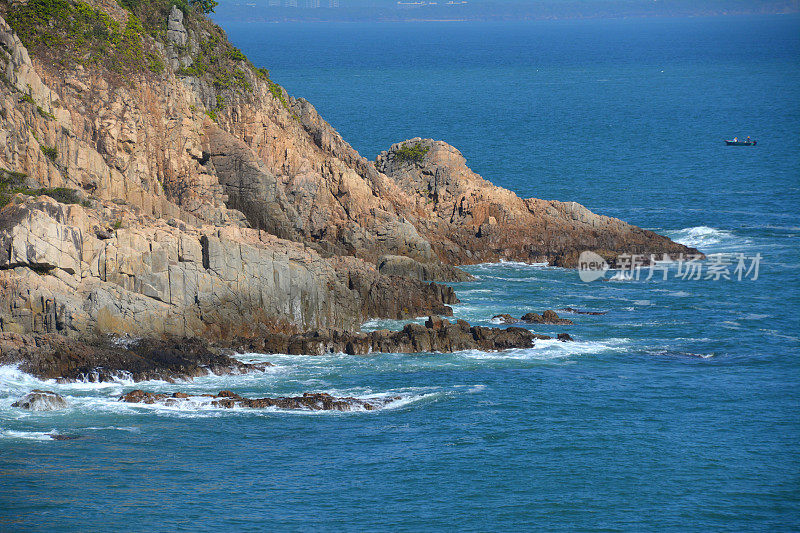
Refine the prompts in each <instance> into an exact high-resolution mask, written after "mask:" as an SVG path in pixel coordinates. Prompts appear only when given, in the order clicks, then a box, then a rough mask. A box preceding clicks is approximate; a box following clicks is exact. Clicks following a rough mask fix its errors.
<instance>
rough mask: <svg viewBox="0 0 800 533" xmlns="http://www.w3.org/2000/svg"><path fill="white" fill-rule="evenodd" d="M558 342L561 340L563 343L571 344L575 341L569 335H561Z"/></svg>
mask: <svg viewBox="0 0 800 533" xmlns="http://www.w3.org/2000/svg"><path fill="white" fill-rule="evenodd" d="M558 340H560V341H561V342H571V341H574V340H575V339H573V338H572V336H571V335H570V334H569V333H559V334H558Z"/></svg>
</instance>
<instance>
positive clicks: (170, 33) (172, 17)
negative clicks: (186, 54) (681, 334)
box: [167, 5, 189, 47]
mask: <svg viewBox="0 0 800 533" xmlns="http://www.w3.org/2000/svg"><path fill="white" fill-rule="evenodd" d="M167 39H168V40H169V41H170V42H172V43H173V44H175V45H177V46H181V47H183V46H186V42H187V40H188V39H189V35H188V33H187V32H186V28H185V27H184V25H183V11H181V10H180V9H178V6H174V5H173V6H172V10H171V11H170V12H169V19H168V20H167Z"/></svg>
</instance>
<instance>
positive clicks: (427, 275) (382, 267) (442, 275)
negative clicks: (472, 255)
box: [377, 255, 475, 281]
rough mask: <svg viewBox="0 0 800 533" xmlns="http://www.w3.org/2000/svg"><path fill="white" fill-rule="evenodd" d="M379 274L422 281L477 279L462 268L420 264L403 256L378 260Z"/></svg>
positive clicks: (439, 264)
mask: <svg viewBox="0 0 800 533" xmlns="http://www.w3.org/2000/svg"><path fill="white" fill-rule="evenodd" d="M377 265H378V272H380V273H381V274H386V275H389V276H401V277H405V278H412V279H418V280H420V281H472V280H474V279H475V278H474V277H473V276H471V275H470V274H467V273H466V272H464V271H463V270H461V269H460V268H456V267H452V266H449V265H444V264H442V263H438V262H437V263H420V262H419V261H415V260H414V259H411V258H410V257H406V256H403V255H385V256H383V257H381V258H380V259H379V260H378V263H377Z"/></svg>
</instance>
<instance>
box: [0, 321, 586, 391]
mask: <svg viewBox="0 0 800 533" xmlns="http://www.w3.org/2000/svg"><path fill="white" fill-rule="evenodd" d="M551 338H552V337H549V336H547V335H540V334H536V333H534V332H532V331H530V330H527V329H524V328H518V327H508V328H495V327H492V328H488V327H481V326H470V324H469V323H467V322H466V321H464V320H456V321H455V322H452V323H451V322H450V321H449V320H447V319H445V318H441V317H439V316H431V317H429V318H428V320H427V321H426V322H425V324H424V325H422V324H417V323H411V324H407V325H406V326H405V327H404V328H403V329H402V330H400V331H390V330H377V331H372V332H369V333H362V332H347V331H336V330H333V331H330V330H325V331H313V332H307V333H296V334H285V333H273V334H269V335H267V336H264V337H260V338H258V339H248V341H247V342H246V343H238V344H237V343H233V344H231V343H227V344H225V345H216V346H214V345H211V344H208V343H205V342H204V341H202V340H200V339H197V338H180V339H179V338H171V339H136V340H127V339H107V340H105V341H103V342H98V343H94V344H90V343H86V342H81V341H77V340H74V339H69V338H67V337H63V336H60V335H21V334H15V333H2V332H0V365H19V368H20V370H22V371H23V372H26V373H28V374H31V375H33V376H35V377H37V378H39V379H55V380H57V381H60V382H74V381H88V382H111V381H120V380H129V381H134V382H138V381H148V380H162V381H167V382H175V381H188V380H191V379H193V378H196V377H200V376H205V375H208V374H217V375H225V374H243V373H248V372H258V371H263V370H265V368H266V367H268V366H271V365H270V363H259V364H249V363H242V362H241V361H238V360H237V359H235V358H234V357H233V356H234V355H235V354H236V352H239V353H245V352H257V353H264V354H290V355H312V356H313V355H323V354H326V353H346V354H349V355H367V354H371V353H425V352H455V351H461V350H482V351H490V352H493V351H501V350H508V349H513V348H530V347H532V346H533V345H534V342H535V341H536V340H537V339H539V340H548V339H551ZM557 338H558V340H561V341H571V340H572V337H570V336H569V335H568V334H566V333H560V334H559V335H558V337H557Z"/></svg>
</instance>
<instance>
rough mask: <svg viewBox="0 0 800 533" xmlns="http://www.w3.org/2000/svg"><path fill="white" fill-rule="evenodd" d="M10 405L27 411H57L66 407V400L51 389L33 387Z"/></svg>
mask: <svg viewBox="0 0 800 533" xmlns="http://www.w3.org/2000/svg"><path fill="white" fill-rule="evenodd" d="M11 407H19V408H20V409H27V410H29V411H57V410H59V409H66V408H67V401H66V400H65V399H64V398H63V397H62V396H61V395H59V394H56V393H55V392H53V391H49V390H39V389H34V390H32V391H31V392H29V393H28V394H26V395H25V396H23V397H22V398H20V399H19V400H17V401H16V402H14V403H12V404H11Z"/></svg>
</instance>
